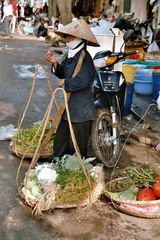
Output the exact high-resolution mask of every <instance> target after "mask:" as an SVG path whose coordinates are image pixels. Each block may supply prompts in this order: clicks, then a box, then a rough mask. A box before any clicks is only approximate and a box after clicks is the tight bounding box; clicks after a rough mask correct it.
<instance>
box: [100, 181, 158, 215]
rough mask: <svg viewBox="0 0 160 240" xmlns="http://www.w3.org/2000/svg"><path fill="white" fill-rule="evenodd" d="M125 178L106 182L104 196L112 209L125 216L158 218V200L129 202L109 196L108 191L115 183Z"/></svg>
mask: <svg viewBox="0 0 160 240" xmlns="http://www.w3.org/2000/svg"><path fill="white" fill-rule="evenodd" d="M124 179H125V178H117V179H116V180H112V181H110V182H108V184H107V185H106V189H105V192H104V194H105V196H107V197H108V198H109V199H110V200H111V202H112V204H113V205H114V207H115V208H116V209H118V210H119V211H121V212H124V213H126V214H129V215H132V216H136V217H143V218H160V200H153V201H134V200H133V201H131V200H120V199H118V198H116V199H114V198H113V197H111V195H110V192H111V191H110V189H111V188H112V186H114V185H115V184H116V182H119V181H123V180H124Z"/></svg>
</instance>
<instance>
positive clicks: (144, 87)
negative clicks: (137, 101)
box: [134, 80, 153, 95]
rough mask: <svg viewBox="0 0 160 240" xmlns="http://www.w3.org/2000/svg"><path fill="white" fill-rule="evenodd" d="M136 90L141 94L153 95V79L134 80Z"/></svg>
mask: <svg viewBox="0 0 160 240" xmlns="http://www.w3.org/2000/svg"><path fill="white" fill-rule="evenodd" d="M134 91H135V93H137V94H139V95H152V94H153V81H141V80H135V81H134Z"/></svg>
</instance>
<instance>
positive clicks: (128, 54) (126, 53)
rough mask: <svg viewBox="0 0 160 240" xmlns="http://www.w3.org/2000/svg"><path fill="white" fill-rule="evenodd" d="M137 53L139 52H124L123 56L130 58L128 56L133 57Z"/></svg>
mask: <svg viewBox="0 0 160 240" xmlns="http://www.w3.org/2000/svg"><path fill="white" fill-rule="evenodd" d="M137 53H139V51H138V50H135V51H131V52H125V55H126V56H130V55H134V54H137Z"/></svg>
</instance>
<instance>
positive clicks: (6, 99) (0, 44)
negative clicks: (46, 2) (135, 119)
mask: <svg viewBox="0 0 160 240" xmlns="http://www.w3.org/2000/svg"><path fill="white" fill-rule="evenodd" d="M49 48H50V45H49V44H47V43H45V42H44V41H43V40H37V39H27V38H26V39H19V38H17V39H4V38H3V37H1V38H0V126H6V125H8V124H13V125H14V126H16V125H17V121H18V117H19V115H20V112H21V111H22V107H23V105H24V103H25V101H26V98H27V96H28V94H29V91H30V89H31V85H32V80H33V77H34V73H35V70H36V68H37V66H39V65H41V64H42V65H43V64H45V65H46V66H47V67H48V70H49V73H50V68H49V65H48V63H47V62H46V61H45V60H44V55H45V53H46V52H47V50H48V49H49ZM51 50H52V49H51ZM57 56H58V55H57ZM50 77H52V88H54V87H55V86H56V78H55V77H53V76H52V75H51V74H50ZM60 98H61V96H59V99H60ZM49 100H50V95H49V91H48V85H47V81H46V77H45V73H44V70H43V69H42V68H41V69H40V72H39V74H38V76H37V80H36V87H35V91H34V94H33V99H32V102H31V104H30V106H29V108H28V111H27V113H26V116H25V119H24V123H23V126H24V127H26V126H29V125H30V124H31V123H33V122H34V121H37V120H40V119H42V117H43V115H44V112H45V110H46V107H47V105H48V103H49ZM9 143H10V141H0V183H1V184H0V191H1V194H0V240H22V239H23V240H53V239H56V240H63V239H64V240H75V239H76V240H78V239H79V240H92V239H93V240H139V239H140V240H159V238H160V237H159V236H160V228H159V225H160V219H152V220H150V219H143V218H136V217H133V216H129V215H126V214H124V213H120V212H118V211H116V209H114V208H113V206H112V205H111V204H110V203H109V202H108V201H107V200H106V199H105V198H103V199H102V201H98V202H97V203H96V204H95V205H92V206H88V207H87V208H85V209H72V210H55V211H54V213H53V214H50V215H44V216H43V217H42V219H39V220H35V219H33V218H32V216H31V214H30V210H29V209H27V208H24V207H23V206H22V205H21V204H20V201H19V198H18V191H17V186H16V172H17V168H18V165H19V162H20V159H19V158H18V157H16V156H15V155H13V154H11V152H10V150H9ZM159 157H160V156H159V154H158V153H157V152H156V151H155V150H154V149H152V148H150V147H149V146H146V145H143V144H140V143H138V142H136V141H135V142H133V143H132V144H128V145H126V147H125V150H124V152H123V154H122V157H121V160H120V164H119V167H125V166H128V165H130V164H131V162H132V161H137V162H143V163H146V162H147V163H150V162H151V163H152V164H153V163H154V165H158V164H159ZM28 165H29V161H28V160H25V161H24V164H23V167H22V170H21V173H20V180H22V179H23V177H24V173H25V171H26V169H27V168H28ZM110 173H111V170H106V176H107V177H108V176H110Z"/></svg>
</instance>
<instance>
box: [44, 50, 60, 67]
mask: <svg viewBox="0 0 160 240" xmlns="http://www.w3.org/2000/svg"><path fill="white" fill-rule="evenodd" d="M45 59H46V60H47V61H48V62H50V63H51V64H53V66H54V68H56V66H57V59H56V57H55V56H54V55H52V54H51V52H50V51H48V52H47V54H46V55H45Z"/></svg>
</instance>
